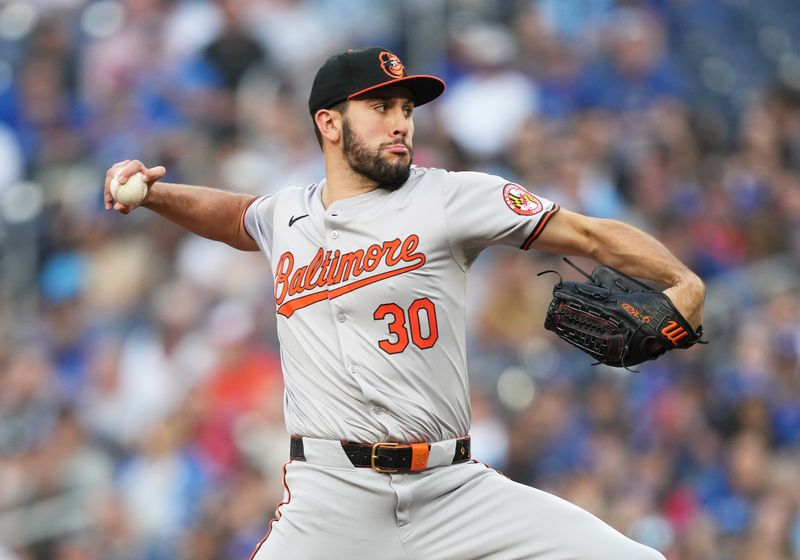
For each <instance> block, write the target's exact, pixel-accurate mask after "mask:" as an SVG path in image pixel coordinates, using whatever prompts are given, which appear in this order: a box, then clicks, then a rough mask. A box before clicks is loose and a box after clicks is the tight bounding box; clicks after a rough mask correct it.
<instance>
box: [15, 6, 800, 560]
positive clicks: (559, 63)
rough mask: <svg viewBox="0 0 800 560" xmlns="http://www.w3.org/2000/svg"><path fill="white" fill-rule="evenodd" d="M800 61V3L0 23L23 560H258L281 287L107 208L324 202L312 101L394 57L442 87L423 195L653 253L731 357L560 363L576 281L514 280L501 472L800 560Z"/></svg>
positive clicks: (69, 12) (245, 261)
mask: <svg viewBox="0 0 800 560" xmlns="http://www.w3.org/2000/svg"><path fill="white" fill-rule="evenodd" d="M798 37H800V5H799V4H797V2H796V0H638V1H635V0H630V1H621V0H620V1H614V0H517V1H512V0H508V1H501V0H493V1H492V0H488V1H483V2H478V1H471V0H425V1H420V0H407V1H405V2H396V1H391V2H390V1H387V0H347V1H339V2H336V1H333V0H219V1H213V2H206V1H199V0H129V1H125V2H121V1H117V0H98V1H93V2H90V1H86V0H25V1H21V0H20V1H16V0H7V1H5V2H2V3H0V240H1V241H2V244H1V245H0V246H1V247H2V253H0V266H1V267H2V268H1V269H0V270H2V275H0V278H2V284H0V559H2V560H11V559H14V560H40V559H51V558H52V559H57V560H95V559H108V560H166V559H175V558H191V559H193V560H202V559H242V558H247V557H248V556H249V554H250V552H251V550H252V549H253V547H254V546H255V544H256V543H257V542H258V541H259V540H260V538H261V536H262V535H263V534H264V533H265V531H266V528H267V522H268V520H269V519H270V517H271V516H272V514H273V512H274V506H275V505H276V504H277V503H278V502H279V501H280V499H281V496H282V488H281V477H280V474H281V468H280V465H281V464H282V462H283V461H284V460H285V458H286V456H287V454H288V439H287V434H286V433H285V430H284V428H283V420H282V385H281V377H280V365H279V351H278V346H277V340H276V335H275V332H274V306H273V305H274V304H273V302H272V296H271V294H272V286H271V280H270V279H269V278H268V269H267V267H266V264H265V262H264V261H263V258H262V257H261V255H260V254H245V253H238V252H237V251H235V250H233V249H230V248H228V247H225V246H223V245H219V244H215V243H212V242H209V241H206V240H203V239H200V238H197V237H193V236H190V235H187V234H186V233H185V232H183V231H181V230H179V229H177V228H176V227H174V226H172V225H171V224H169V223H166V222H165V221H163V220H161V219H159V218H157V217H156V216H154V215H153V214H151V213H149V212H147V211H145V210H139V211H136V212H134V213H133V214H132V215H130V216H127V217H123V216H120V215H117V214H113V213H109V212H106V211H105V210H103V207H102V199H101V189H102V182H103V176H104V173H105V170H106V169H107V168H108V167H109V166H110V165H111V164H113V163H114V162H116V161H119V160H123V159H128V158H137V159H141V160H143V161H144V162H145V163H147V164H149V165H156V164H164V165H166V167H167V169H168V179H170V180H172V181H178V182H188V183H196V184H205V185H210V186H217V187H222V188H227V189H231V190H236V191H243V192H252V193H269V192H274V191H275V190H276V189H279V188H281V187H283V186H288V185H297V184H305V183H309V182H313V181H316V180H318V179H319V178H321V177H322V174H323V169H322V159H321V156H320V153H319V149H318V146H317V145H316V142H315V140H314V136H313V134H312V123H311V120H310V118H309V116H308V113H307V109H306V107H305V102H306V95H307V92H308V89H309V86H310V82H311V79H312V78H313V74H314V72H315V70H316V68H317V67H318V66H319V64H320V63H321V62H322V61H323V60H324V59H325V58H326V57H327V56H328V55H329V54H331V53H333V52H336V51H338V50H341V49H343V48H347V47H349V46H360V45H367V44H382V45H385V46H388V47H390V48H392V49H394V50H395V51H396V52H398V53H399V54H400V55H401V57H403V59H404V61H405V63H406V64H407V66H409V67H410V68H412V69H413V70H414V71H416V72H432V73H437V74H438V75H441V76H443V77H444V78H445V79H446V80H447V82H448V91H447V92H446V93H445V95H444V97H443V98H442V99H441V100H440V101H438V102H437V103H434V104H432V105H431V106H429V107H428V106H426V107H423V108H420V109H419V110H418V111H417V112H416V126H417V133H416V139H415V147H416V153H415V159H416V162H417V163H418V164H420V165H424V166H435V167H446V168H449V169H453V170H458V169H477V170H485V171H489V172H492V173H497V174H500V175H503V176H505V177H506V178H508V179H510V180H515V181H518V182H520V183H522V184H524V185H526V186H528V187H529V188H530V189H531V190H532V191H533V192H538V193H540V194H542V195H544V196H547V197H550V198H552V199H554V200H557V201H558V202H559V203H560V204H561V205H562V206H564V207H567V208H570V209H573V210H577V211H580V212H584V213H587V214H591V215H595V216H602V217H611V218H618V219H622V220H625V221H628V222H630V223H633V224H635V225H637V226H639V227H642V228H643V229H645V230H647V231H649V232H651V233H653V234H654V235H656V236H657V237H658V238H659V239H661V240H663V241H664V242H665V243H666V244H667V245H668V246H669V247H670V248H671V250H672V251H673V252H675V253H676V254H677V255H678V256H679V257H680V258H681V259H683V260H684V261H685V262H687V263H688V264H689V265H690V266H691V267H692V268H694V269H695V270H697V271H698V272H699V273H700V274H701V275H702V276H703V277H704V278H705V280H706V282H707V284H708V289H709V299H708V311H707V316H706V331H707V335H708V337H709V338H710V339H711V341H712V342H711V344H709V345H708V346H705V347H696V348H694V349H692V350H690V351H687V352H681V353H675V354H679V355H674V356H673V355H670V356H667V357H665V358H663V359H662V360H659V361H657V362H653V363H650V364H645V365H643V366H641V368H640V369H641V371H640V372H639V373H628V372H624V371H616V370H612V369H609V368H603V367H591V366H590V365H589V360H588V359H587V358H586V357H585V356H584V355H582V354H579V353H576V352H575V351H573V350H571V349H570V348H567V347H566V345H564V344H562V343H561V342H560V341H558V340H557V339H556V338H555V337H554V336H552V335H551V334H549V333H547V334H546V333H545V332H544V331H543V328H542V320H543V317H544V309H545V307H546V305H547V302H548V301H549V294H550V287H551V285H552V282H551V281H549V280H545V279H544V278H542V279H537V278H536V276H535V274H536V273H537V272H539V271H541V270H544V269H547V268H556V269H561V266H562V265H561V264H560V263H559V261H558V260H557V258H556V257H553V256H547V255H542V254H526V253H522V252H515V251H504V250H499V249H496V250H489V251H487V252H486V253H485V254H484V255H483V256H482V257H481V259H479V261H478V262H477V263H476V265H475V267H474V270H473V275H472V280H471V288H470V289H471V292H470V309H469V317H470V322H469V340H470V350H469V352H470V356H469V358H470V364H471V369H472V371H471V377H472V385H473V407H474V428H473V432H472V435H473V439H474V442H475V444H474V448H475V456H476V457H477V458H478V459H479V460H481V461H483V462H486V463H488V464H490V465H492V466H494V467H496V468H498V469H500V470H502V471H503V472H505V473H506V474H507V475H509V476H510V477H512V478H513V479H515V480H518V481H520V482H524V483H527V484H532V485H536V486H538V487H540V488H542V489H544V490H547V491H550V492H554V493H557V494H559V495H561V496H563V497H565V498H567V499H569V500H571V501H573V502H575V503H577V504H579V505H581V506H582V507H584V508H587V509H589V510H590V511H592V512H595V513H596V514H597V515H599V516H600V517H601V518H603V519H604V520H607V521H608V522H610V523H611V524H612V525H613V526H615V527H617V528H618V529H619V530H620V531H622V532H624V533H626V534H628V535H631V536H632V537H633V538H635V539H637V540H640V541H642V542H645V543H647V544H650V545H651V546H655V547H656V548H658V549H660V550H661V551H663V552H664V553H665V554H666V556H667V558H669V559H670V560H792V559H794V560H796V559H800V301H799V300H800V296H798V294H800V266H798V264H799V263H800V43H798ZM531 253H535V251H532V252H531ZM582 264H586V265H587V266H588V265H589V263H582ZM563 273H564V274H565V275H566V276H571V275H574V272H571V271H569V269H567V270H563Z"/></svg>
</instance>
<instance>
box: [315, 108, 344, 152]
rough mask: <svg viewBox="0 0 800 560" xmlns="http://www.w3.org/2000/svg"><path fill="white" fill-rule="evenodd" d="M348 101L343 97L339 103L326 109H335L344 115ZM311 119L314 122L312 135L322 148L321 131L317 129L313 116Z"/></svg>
mask: <svg viewBox="0 0 800 560" xmlns="http://www.w3.org/2000/svg"><path fill="white" fill-rule="evenodd" d="M348 103H349V101H348V100H347V99H345V100H344V101H340V102H339V103H337V104H336V105H334V106H333V107H330V108H329V109H328V110H329V111H337V112H339V113H341V114H342V115H344V113H345V111H347V104H348ZM311 120H312V122H313V124H314V136H316V137H317V143H318V144H319V147H320V148H322V133H321V132H320V131H319V127H318V126H317V121H316V120H315V119H314V117H311Z"/></svg>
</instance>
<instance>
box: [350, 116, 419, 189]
mask: <svg viewBox="0 0 800 560" xmlns="http://www.w3.org/2000/svg"><path fill="white" fill-rule="evenodd" d="M342 138H343V146H342V148H343V150H344V158H345V161H347V163H348V164H349V165H350V168H351V169H352V170H353V171H355V172H356V173H358V174H359V175H362V176H364V177H366V178H367V179H369V180H370V181H374V182H375V183H377V184H378V188H381V189H386V190H388V191H396V190H397V189H399V188H400V187H402V186H403V183H405V182H406V181H408V176H409V175H410V174H411V161H412V160H413V159H414V151H413V150H412V149H411V147H410V146H408V145H406V147H407V148H408V155H409V160H408V163H402V162H397V163H390V162H388V161H386V160H385V159H383V158H382V157H381V156H380V153H376V154H371V153H370V152H369V150H368V149H367V148H366V146H364V144H362V143H361V142H360V141H359V139H358V138H356V135H355V134H353V131H352V130H351V129H350V123H349V122H348V121H347V119H343V120H342ZM391 143H392V144H396V143H398V142H391ZM403 143H405V142H404V141H403ZM387 145H388V144H387ZM381 148H383V145H382V146H381Z"/></svg>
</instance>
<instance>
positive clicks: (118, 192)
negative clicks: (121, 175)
mask: <svg viewBox="0 0 800 560" xmlns="http://www.w3.org/2000/svg"><path fill="white" fill-rule="evenodd" d="M117 178H118V175H114V177H113V178H112V179H111V184H110V185H109V189H110V190H111V196H113V197H114V200H116V201H117V202H120V203H122V204H125V205H127V206H136V205H137V204H139V203H141V202H142V201H143V200H144V197H145V196H147V189H148V187H147V183H146V182H145V180H144V175H142V174H141V172H139V173H136V174H134V175H131V176H130V177H128V180H127V181H125V183H123V184H121V185H120V184H119V181H118V180H117Z"/></svg>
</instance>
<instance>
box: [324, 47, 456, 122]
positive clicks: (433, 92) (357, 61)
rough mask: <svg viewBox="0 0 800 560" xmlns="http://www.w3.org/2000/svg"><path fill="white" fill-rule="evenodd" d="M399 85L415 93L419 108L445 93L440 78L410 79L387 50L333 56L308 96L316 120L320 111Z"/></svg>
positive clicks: (372, 49)
mask: <svg viewBox="0 0 800 560" xmlns="http://www.w3.org/2000/svg"><path fill="white" fill-rule="evenodd" d="M396 84H402V85H403V87H406V88H408V89H409V90H410V91H411V93H412V94H413V95H414V104H415V105H417V106H419V105H424V104H425V103H428V102H429V101H433V100H434V99H436V98H437V97H439V96H440V95H441V94H442V92H443V91H444V82H443V81H442V80H441V79H439V78H437V77H436V76H427V75H418V76H409V75H408V74H407V73H406V67H405V66H404V65H403V63H402V62H401V61H400V58H399V57H398V56H397V55H396V54H394V53H393V52H392V51H390V50H389V49H387V48H384V47H366V48H363V49H350V50H347V51H345V52H343V53H339V54H336V55H333V56H332V57H330V58H329V59H328V60H327V61H325V64H323V65H322V67H321V68H320V69H319V71H318V72H317V75H316V77H315V78H314V85H312V86H311V94H310V95H309V96H308V110H309V111H310V112H311V116H312V117H313V116H314V115H315V114H316V113H317V111H319V110H320V109H329V108H331V107H333V106H334V105H336V104H337V103H341V102H342V101H345V100H347V99H353V98H354V97H356V96H359V95H362V94H364V93H367V92H369V91H372V90H375V89H378V88H382V87H385V86H392V85H396Z"/></svg>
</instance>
